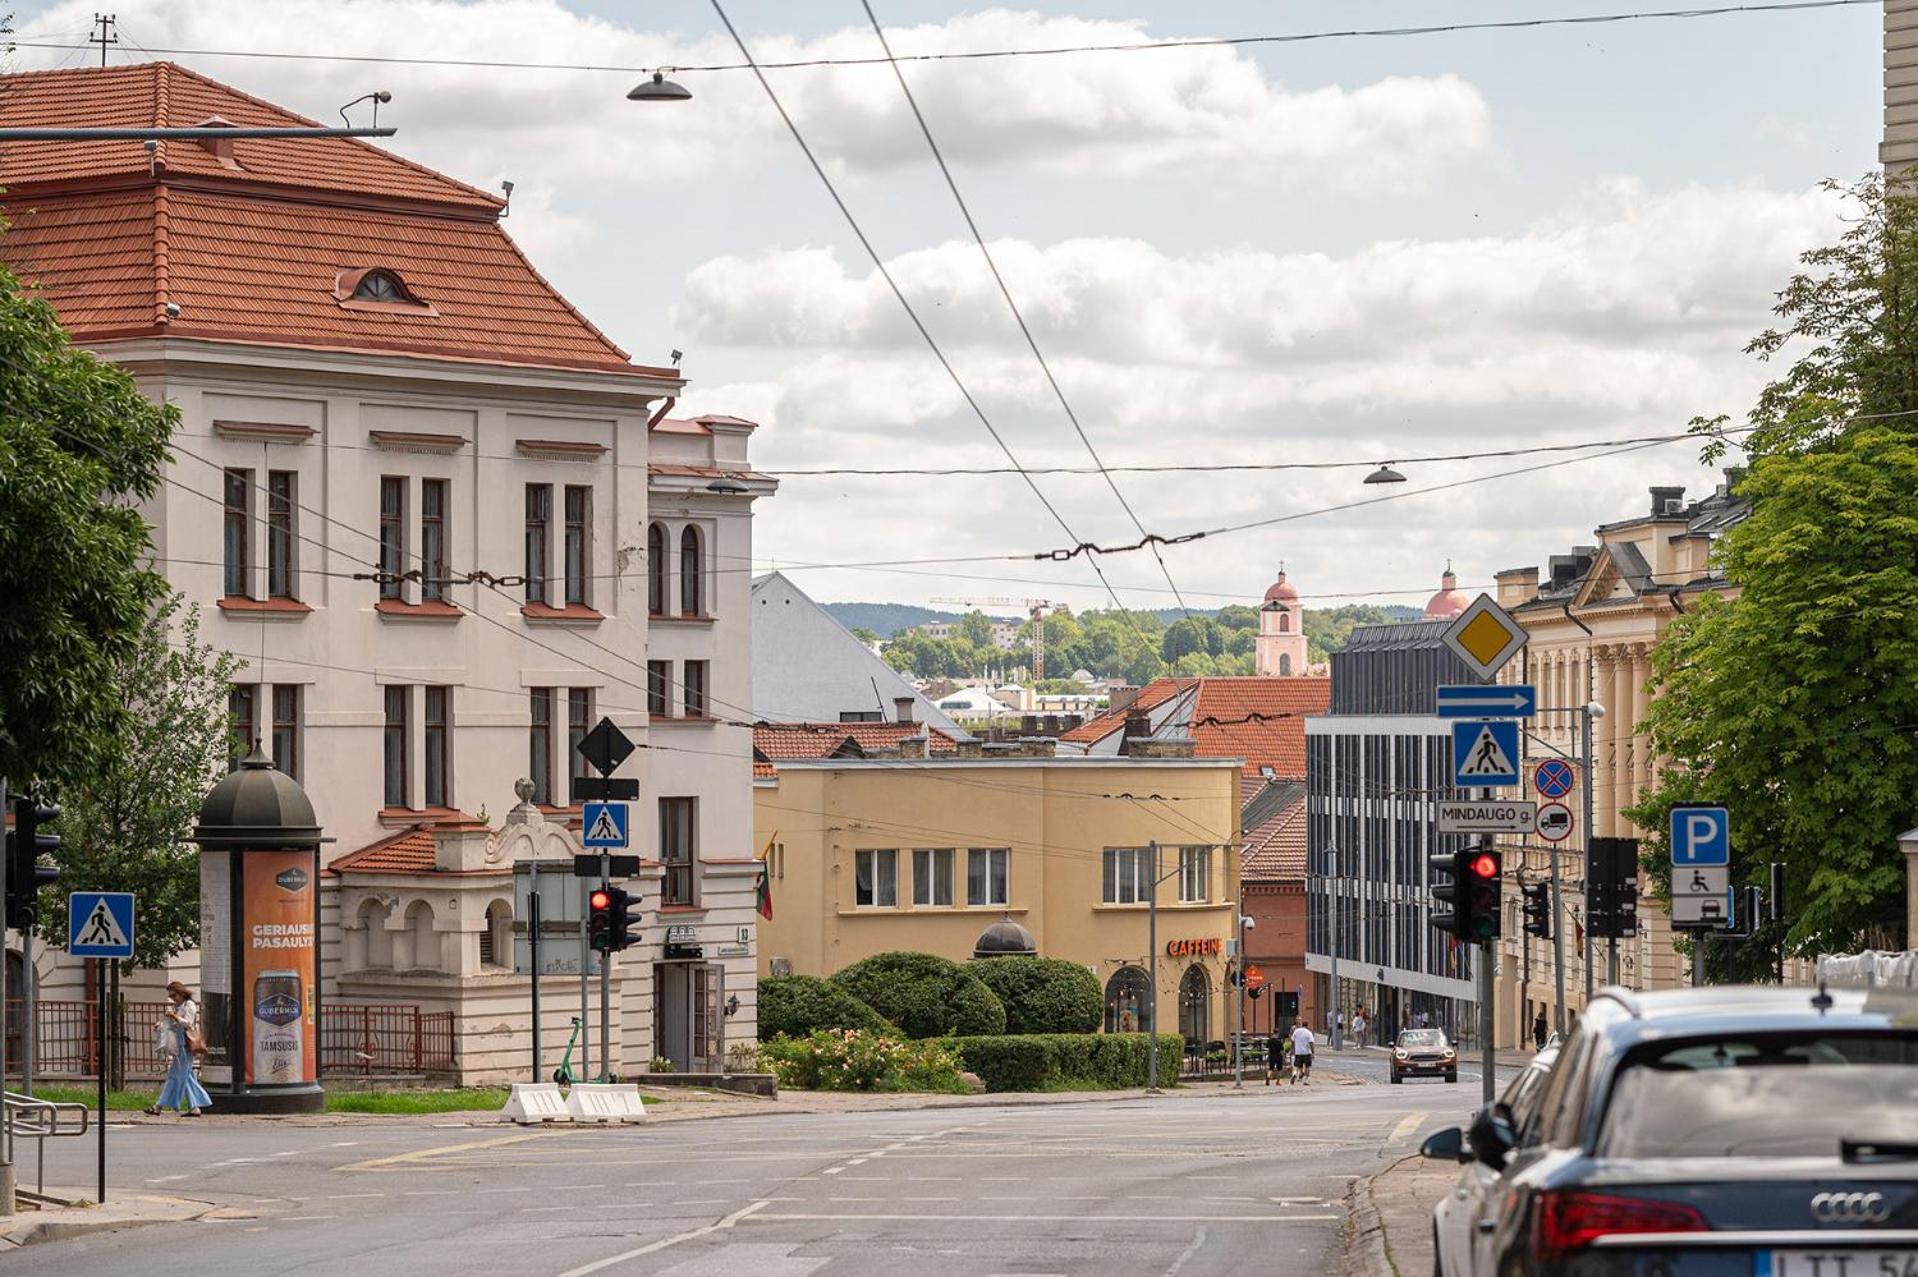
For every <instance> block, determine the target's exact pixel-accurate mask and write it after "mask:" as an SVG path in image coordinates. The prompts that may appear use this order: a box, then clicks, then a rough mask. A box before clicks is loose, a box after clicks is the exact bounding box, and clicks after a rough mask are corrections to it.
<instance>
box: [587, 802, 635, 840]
mask: <svg viewBox="0 0 1918 1277" xmlns="http://www.w3.org/2000/svg"><path fill="white" fill-rule="evenodd" d="M631 810H632V809H631V808H630V807H628V806H627V805H626V804H625V803H585V804H583V805H582V806H581V808H580V813H579V827H580V839H579V841H580V844H581V845H582V846H586V847H614V848H619V849H622V850H623V849H624V848H625V847H626V845H627V841H626V835H627V830H628V829H629V827H630V826H629V825H628V823H627V814H628V813H629V812H630V811H631Z"/></svg>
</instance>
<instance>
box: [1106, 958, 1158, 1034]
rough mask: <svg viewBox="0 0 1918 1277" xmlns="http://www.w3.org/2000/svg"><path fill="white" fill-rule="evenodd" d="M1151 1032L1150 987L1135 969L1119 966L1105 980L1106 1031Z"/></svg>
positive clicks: (1140, 972)
mask: <svg viewBox="0 0 1918 1277" xmlns="http://www.w3.org/2000/svg"><path fill="white" fill-rule="evenodd" d="M1151 1030H1152V984H1151V982H1150V981H1149V980H1148V979H1147V978H1146V973H1145V972H1144V971H1142V970H1141V969H1139V968H1138V967H1120V968H1119V969H1118V970H1117V971H1115V972H1113V973H1112V978H1111V979H1110V980H1107V981H1106V1032H1107V1033H1149V1032H1151Z"/></svg>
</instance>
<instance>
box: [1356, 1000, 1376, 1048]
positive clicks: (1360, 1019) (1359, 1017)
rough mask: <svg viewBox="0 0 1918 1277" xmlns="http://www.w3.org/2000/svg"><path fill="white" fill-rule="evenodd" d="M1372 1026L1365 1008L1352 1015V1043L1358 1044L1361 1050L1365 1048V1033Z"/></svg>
mask: <svg viewBox="0 0 1918 1277" xmlns="http://www.w3.org/2000/svg"><path fill="white" fill-rule="evenodd" d="M1371 1025H1372V1021H1371V1020H1370V1019H1369V1018H1368V1017H1367V1016H1366V1014H1365V1008H1364V1007H1360V1008H1359V1009H1358V1010H1356V1011H1354V1012H1353V1013H1352V1041H1354V1042H1356V1043H1357V1044H1358V1045H1359V1048H1360V1049H1361V1050H1363V1049H1364V1047H1365V1031H1366V1029H1368V1028H1370V1027H1371Z"/></svg>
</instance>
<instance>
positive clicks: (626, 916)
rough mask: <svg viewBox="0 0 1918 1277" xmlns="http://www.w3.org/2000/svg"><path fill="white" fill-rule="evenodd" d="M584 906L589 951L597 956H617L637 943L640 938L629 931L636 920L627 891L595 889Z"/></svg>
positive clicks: (616, 888)
mask: <svg viewBox="0 0 1918 1277" xmlns="http://www.w3.org/2000/svg"><path fill="white" fill-rule="evenodd" d="M586 906H587V914H586V939H587V943H588V944H589V945H591V946H592V947H593V948H595V949H597V950H599V951H600V952H601V953H618V952H619V951H620V950H622V949H630V948H632V947H633V946H634V945H636V944H638V943H639V941H640V935H639V933H638V932H637V931H635V930H633V928H634V927H635V926H636V925H637V924H638V921H639V920H638V919H637V918H635V917H633V897H632V894H631V893H630V892H627V891H623V890H621V889H620V888H618V887H597V888H595V889H594V890H593V894H592V895H590V896H588V897H587V898H586Z"/></svg>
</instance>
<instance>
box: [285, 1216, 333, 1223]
mask: <svg viewBox="0 0 1918 1277" xmlns="http://www.w3.org/2000/svg"><path fill="white" fill-rule="evenodd" d="M338 1218H339V1216H338V1215H282V1216H280V1222H281V1223H282V1224H305V1223H308V1222H310V1221H312V1220H316V1219H338Z"/></svg>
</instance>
